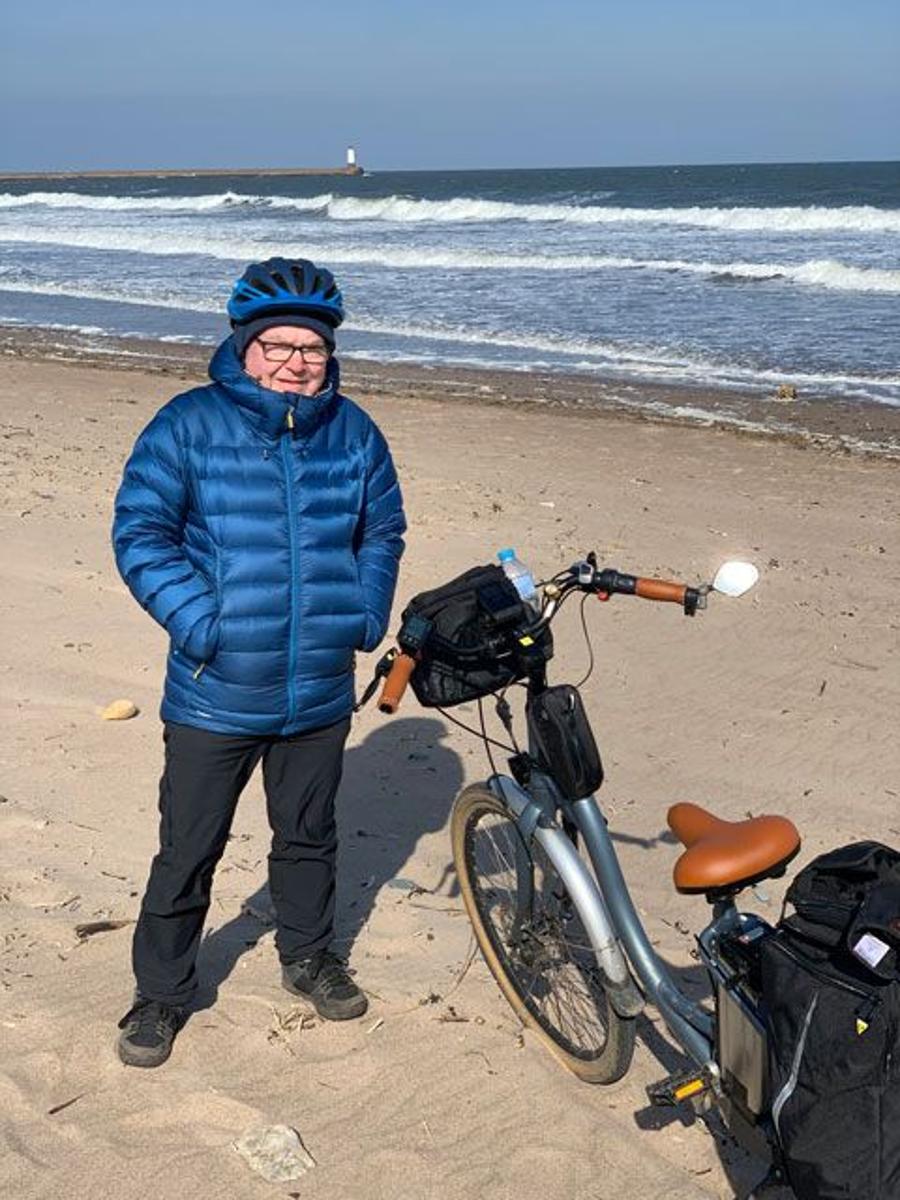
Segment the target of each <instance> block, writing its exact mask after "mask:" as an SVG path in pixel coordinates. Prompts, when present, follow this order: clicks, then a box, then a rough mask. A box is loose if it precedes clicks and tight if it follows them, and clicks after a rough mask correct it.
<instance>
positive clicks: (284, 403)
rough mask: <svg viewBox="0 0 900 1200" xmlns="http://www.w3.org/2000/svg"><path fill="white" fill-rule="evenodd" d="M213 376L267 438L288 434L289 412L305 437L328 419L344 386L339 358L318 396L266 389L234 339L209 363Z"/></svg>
mask: <svg viewBox="0 0 900 1200" xmlns="http://www.w3.org/2000/svg"><path fill="white" fill-rule="evenodd" d="M209 377H210V379H212V381H213V383H215V384H217V385H218V386H219V387H220V388H221V389H222V390H223V391H225V392H226V393H227V394H228V397H229V399H231V400H232V401H233V402H234V403H235V404H236V405H237V406H238V407H239V408H240V409H241V410H242V411H243V413H244V416H245V417H246V419H247V420H248V421H249V422H250V423H251V424H252V425H253V426H254V427H255V428H257V429H258V430H259V431H260V432H261V433H264V434H265V435H266V436H267V437H271V438H277V437H278V436H279V434H281V433H283V432H284V429H285V427H286V425H287V418H288V413H292V414H293V419H294V430H295V433H296V434H299V435H300V436H305V435H307V434H310V433H312V431H313V430H314V429H315V428H316V427H317V426H318V425H319V424H321V422H322V421H323V420H324V419H325V417H326V416H327V415H328V413H329V411H330V410H331V408H332V405H333V404H334V401H335V399H336V397H337V395H338V388H339V387H340V380H341V370H340V366H339V364H338V361H337V359H336V358H333V357H332V358H330V359H329V360H328V369H327V372H326V375H325V386H324V387H323V388H322V390H321V392H319V393H318V394H317V395H315V396H301V395H300V393H299V392H275V391H272V390H271V388H264V387H262V386H261V385H260V384H258V383H257V382H256V380H255V379H253V378H252V377H251V376H250V375H248V374H247V372H246V371H245V370H244V365H243V363H242V362H241V359H240V357H239V355H238V352H237V347H236V346H235V343H234V338H233V337H227V338H226V339H225V341H224V342H222V344H221V346H219V348H218V350H216V352H215V354H214V355H213V357H212V361H211V362H210V364H209Z"/></svg>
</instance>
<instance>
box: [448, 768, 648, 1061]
mask: <svg viewBox="0 0 900 1200" xmlns="http://www.w3.org/2000/svg"><path fill="white" fill-rule="evenodd" d="M450 831H451V838H452V841H453V858H454V861H455V863H456V872H457V875H458V877H459V884H460V890H461V891H462V896H463V901H464V902H465V906H466V911H467V912H468V914H469V919H470V920H471V922H472V927H473V929H474V931H475V936H476V938H477V939H478V945H479V946H480V948H481V952H482V954H483V955H484V957H485V960H486V962H487V964H488V966H489V967H490V969H491V972H492V973H493V975H494V978H495V979H496V980H497V983H498V984H499V985H500V988H501V990H502V992H503V994H504V995H505V996H506V999H507V1000H508V1001H509V1003H510V1004H511V1005H512V1007H513V1009H514V1010H515V1012H516V1015H517V1016H518V1017H519V1020H520V1021H521V1022H522V1023H523V1025H526V1026H528V1028H530V1029H531V1030H533V1032H534V1033H535V1034H537V1036H538V1037H539V1038H540V1039H541V1041H543V1042H544V1044H545V1045H546V1046H548V1047H549V1049H550V1050H551V1051H552V1052H553V1053H554V1054H555V1055H556V1057H557V1058H558V1059H559V1060H560V1061H561V1062H562V1063H563V1064H564V1065H565V1066H566V1067H568V1069H569V1070H570V1071H573V1072H574V1073H575V1074H576V1075H577V1076H578V1077H579V1079H583V1080H584V1081H585V1082H587V1083H613V1082H615V1080H617V1079H621V1078H622V1076H623V1075H624V1074H625V1072H626V1071H627V1070H628V1067H629V1066H630V1064H631V1057H632V1054H633V1053H634V1036H635V1028H634V1019H633V1018H626V1017H621V1016H619V1014H618V1013H617V1012H616V1011H615V1010H614V1009H613V1008H612V1006H611V1005H610V1003H609V1001H608V999H607V996H606V992H605V989H604V986H603V977H602V974H601V972H600V970H599V968H598V966H597V961H596V958H595V955H594V949H593V947H592V946H591V943H590V939H589V938H588V936H587V933H586V932H585V928H584V924H583V922H582V920H581V917H580V915H579V913H578V909H577V906H576V904H575V902H574V901H573V899H572V897H571V896H570V895H569V892H568V890H567V888H566V886H565V884H564V882H563V880H562V878H561V876H560V874H559V872H558V871H557V870H556V867H555V866H554V864H553V862H552V861H551V858H550V857H549V856H548V854H547V852H546V851H545V850H544V849H543V848H542V847H541V846H540V845H538V843H537V842H535V841H533V840H532V841H531V842H530V843H526V841H525V839H524V838H523V837H522V834H521V832H520V831H519V828H518V826H517V824H516V822H515V820H514V818H513V817H512V815H511V814H510V812H509V810H508V809H507V808H506V806H505V805H504V804H503V802H502V800H500V799H499V798H498V797H497V796H495V795H494V793H493V792H491V791H490V790H489V789H488V788H486V787H484V786H482V785H475V786H473V787H468V788H466V789H465V790H464V791H463V792H461V793H460V795H459V796H458V797H457V799H456V803H455V804H454V806H453V814H452V817H451V821H450Z"/></svg>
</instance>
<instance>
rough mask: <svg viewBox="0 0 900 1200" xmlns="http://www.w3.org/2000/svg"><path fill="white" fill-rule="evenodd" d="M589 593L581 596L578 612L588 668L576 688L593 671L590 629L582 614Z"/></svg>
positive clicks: (592, 648)
mask: <svg viewBox="0 0 900 1200" xmlns="http://www.w3.org/2000/svg"><path fill="white" fill-rule="evenodd" d="M589 595H590V593H589V592H585V593H584V595H583V596H582V597H581V612H580V613H579V616H580V617H581V628H582V629H583V630H584V640H585V642H586V643H587V648H588V669H587V671H586V672H585V674H584V675H583V676H582V678H581V679H579V680H578V682H577V683H576V684H575V686H576V687H577V688H580V687H583V686H584V685H585V684H586V683H587V681H588V680H589V679H590V677H591V675H592V674H593V672H594V646H593V643H592V642H591V635H590V631H589V630H588V626H587V618H586V617H585V615H584V606H585V604H586V603H587V598H588V596H589Z"/></svg>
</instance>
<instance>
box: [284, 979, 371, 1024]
mask: <svg viewBox="0 0 900 1200" xmlns="http://www.w3.org/2000/svg"><path fill="white" fill-rule="evenodd" d="M281 986H282V987H283V988H284V990H285V991H286V992H290V993H291V995H292V996H299V998H300V999H301V1000H305V1001H306V1002H307V1004H311V1005H312V1006H313V1008H314V1009H315V1010H316V1012H317V1013H318V1014H319V1016H320V1017H321V1018H322V1020H323V1021H353V1020H355V1019H356V1018H357V1017H361V1016H363V1015H364V1013H365V1012H366V1009H367V1008H368V1007H369V1002H368V1000H367V999H366V998H365V996H364V995H363V994H362V993H360V995H359V996H358V997H357V998H356V999H355V1000H345V1001H343V1002H342V1001H340V1000H338V1001H334V1002H333V1003H334V1007H333V1008H332V1007H329V1008H324V1007H321V1006H320V1005H319V1003H318V1001H316V999H315V998H314V997H313V996H311V995H310V994H309V992H303V991H301V990H300V988H298V987H297V986H296V984H294V983H292V982H291V981H290V979H288V977H287V976H286V975H282V977H281Z"/></svg>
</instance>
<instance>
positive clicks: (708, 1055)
mask: <svg viewBox="0 0 900 1200" xmlns="http://www.w3.org/2000/svg"><path fill="white" fill-rule="evenodd" d="M487 784H488V787H489V788H490V789H491V790H492V791H493V792H494V793H495V795H497V796H498V797H499V798H500V799H501V800H502V801H503V803H504V804H505V805H506V807H507V808H508V809H509V811H510V812H511V813H512V814H513V816H514V817H515V819H516V823H517V825H518V827H519V830H520V832H521V834H522V836H523V839H524V840H525V842H526V843H527V842H529V841H530V840H531V839H532V838H534V839H535V840H536V841H537V842H538V843H539V844H540V845H541V846H542V847H543V848H544V849H546V850H547V853H548V855H549V856H550V857H551V858H552V860H553V862H554V864H555V865H556V867H557V869H558V870H559V872H560V875H561V876H562V878H563V882H564V883H565V885H566V887H567V888H568V889H569V892H570V894H571V895H572V897H573V899H575V900H576V901H578V902H580V903H579V909H580V911H581V912H582V914H583V916H584V919H585V924H586V932H587V935H588V937H589V938H590V941H591V945H592V946H593V948H594V951H595V953H596V955H597V961H598V963H599V966H600V969H601V970H602V971H603V974H604V977H605V979H606V981H608V983H609V985H610V987H609V988H608V993H609V999H610V1003H611V1004H612V1005H613V1007H614V1008H615V1009H616V1011H617V1012H620V1013H621V1015H623V1016H634V1015H636V1012H637V1011H639V1010H640V1007H642V1002H641V1001H640V1000H639V999H638V1002H637V1005H636V1006H635V999H634V995H633V994H631V993H633V992H634V989H633V985H631V987H630V991H629V985H630V975H629V964H630V967H631V970H632V971H633V972H634V975H635V977H636V978H637V980H638V982H639V984H640V986H641V990H642V991H643V993H644V995H646V996H647V997H648V998H649V999H650V1000H651V1002H652V1003H653V1004H654V1006H655V1007H656V1008H657V1009H658V1011H659V1012H660V1014H661V1015H662V1017H663V1019H664V1021H665V1023H666V1025H667V1027H668V1028H669V1030H670V1032H671V1033H672V1035H673V1037H674V1038H675V1039H676V1041H677V1042H678V1043H679V1045H680V1046H681V1047H682V1048H683V1049H684V1050H685V1052H686V1053H687V1054H688V1055H689V1057H690V1058H691V1059H692V1060H693V1062H694V1063H695V1064H696V1066H697V1067H699V1068H700V1069H702V1070H704V1071H706V1072H707V1073H708V1075H709V1077H710V1079H711V1081H712V1082H713V1084H714V1085H715V1084H717V1083H718V1081H719V1067H718V1064H717V1062H716V1047H715V1022H714V1019H713V1017H712V1016H711V1015H710V1014H709V1013H708V1012H707V1011H706V1010H705V1009H703V1008H702V1007H701V1006H700V1005H699V1004H697V1003H695V1002H694V1001H692V1000H690V999H689V998H688V997H687V996H686V995H685V994H684V993H683V992H682V991H681V989H680V988H679V987H678V985H677V984H676V982H675V980H674V978H673V977H672V973H671V971H670V970H669V968H668V967H667V965H666V964H665V963H664V962H663V960H662V959H661V958H660V957H659V955H658V954H657V953H656V951H655V950H654V949H653V946H652V945H651V943H650V939H649V938H648V937H647V933H646V931H645V929H644V927H643V925H642V923H641V920H640V917H639V916H638V914H637V911H636V909H635V907H634V904H633V903H632V900H631V895H630V893H629V891H628V885H627V883H626V882H625V878H624V876H623V874H622V869H621V867H620V865H619V860H618V858H617V856H616V852H615V848H614V846H613V844H612V839H611V838H610V835H609V832H608V829H607V824H606V819H605V817H604V816H603V813H602V811H601V809H600V806H599V804H598V803H597V801H596V799H595V798H594V797H593V796H591V797H588V798H587V799H583V800H575V801H571V800H567V799H566V798H565V797H563V796H562V795H561V794H560V792H559V789H558V788H557V787H556V785H555V783H554V782H553V780H552V779H551V778H550V777H549V776H547V775H545V774H543V773H542V772H540V771H535V772H534V774H533V776H532V781H531V785H530V787H529V788H528V789H526V788H524V787H522V786H521V785H520V784H518V783H517V782H516V781H515V780H514V779H512V778H511V777H509V776H507V775H494V776H492V777H491V778H490V779H488V781H487ZM558 810H562V812H563V815H564V816H565V817H567V818H568V819H569V820H571V821H572V823H573V824H574V826H575V827H576V828H577V829H578V831H579V833H580V834H581V836H582V839H583V841H584V845H585V847H586V849H587V852H588V856H589V858H590V862H591V866H592V867H593V874H592V873H591V871H590V870H589V869H588V867H587V865H586V864H585V862H584V860H583V859H582V858H581V857H580V856H579V854H578V852H577V851H576V849H575V847H574V846H573V844H572V842H571V841H570V839H569V838H568V837H567V835H566V833H565V832H564V830H563V829H561V828H560V827H559V825H558V824H557V823H556V820H555V817H556V813H557V811H558ZM738 919H739V916H738V912H737V909H736V908H735V906H734V904H733V903H732V902H730V901H729V902H725V903H722V904H720V905H716V906H715V907H714V910H713V920H712V922H711V923H710V925H709V926H708V927H707V929H705V930H704V932H703V934H702V935H701V944H703V943H705V944H706V945H707V946H709V945H710V944H711V939H714V937H715V935H716V933H717V932H723V931H725V930H726V929H729V928H733V926H734V924H735V922H736V921H737V920H738ZM623 950H624V954H623ZM626 956H627V962H626ZM709 965H710V963H709V962H708V961H707V966H709ZM623 1010H624V1011H623Z"/></svg>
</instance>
